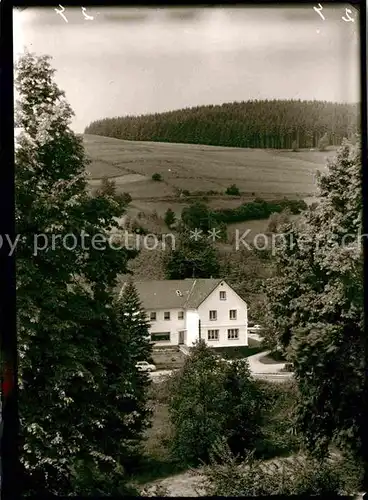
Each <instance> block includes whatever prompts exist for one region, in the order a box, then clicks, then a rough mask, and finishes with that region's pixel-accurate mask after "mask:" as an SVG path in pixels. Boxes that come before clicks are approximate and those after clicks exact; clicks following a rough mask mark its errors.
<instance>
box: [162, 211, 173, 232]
mask: <svg viewBox="0 0 368 500" xmlns="http://www.w3.org/2000/svg"><path fill="white" fill-rule="evenodd" d="M164 220H165V224H166V225H167V227H168V228H169V229H170V227H171V226H172V225H173V224H174V222H175V221H176V216H175V212H174V210H172V209H171V208H168V209H167V210H166V212H165V218H164Z"/></svg>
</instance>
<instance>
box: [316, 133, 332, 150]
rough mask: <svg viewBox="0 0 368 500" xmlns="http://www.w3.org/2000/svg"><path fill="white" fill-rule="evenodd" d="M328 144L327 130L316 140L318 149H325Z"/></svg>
mask: <svg viewBox="0 0 368 500" xmlns="http://www.w3.org/2000/svg"><path fill="white" fill-rule="evenodd" d="M329 144H330V139H329V137H328V134H327V132H326V133H325V134H324V135H323V137H321V139H320V140H319V141H318V149H319V151H325V150H326V148H327V146H329Z"/></svg>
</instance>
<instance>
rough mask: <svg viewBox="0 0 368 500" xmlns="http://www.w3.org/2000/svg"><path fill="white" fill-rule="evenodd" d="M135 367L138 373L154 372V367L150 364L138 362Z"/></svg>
mask: <svg viewBox="0 0 368 500" xmlns="http://www.w3.org/2000/svg"><path fill="white" fill-rule="evenodd" d="M135 367H136V368H137V369H138V371H140V372H154V371H155V370H156V367H155V365H151V364H150V363H147V361H138V363H137V364H136V365H135Z"/></svg>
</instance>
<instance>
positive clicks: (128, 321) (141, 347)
mask: <svg viewBox="0 0 368 500" xmlns="http://www.w3.org/2000/svg"><path fill="white" fill-rule="evenodd" d="M114 308H115V310H116V312H117V317H118V321H119V326H120V328H121V330H120V336H121V338H122V341H123V347H124V350H125V352H126V353H127V354H128V356H129V358H128V360H127V359H124V358H122V357H121V353H120V352H116V361H115V366H114V365H112V363H111V360H107V362H109V361H110V363H109V366H110V370H109V372H108V373H109V375H110V383H109V385H108V389H107V391H113V392H114V391H116V390H117V389H118V388H119V386H120V385H121V387H124V385H125V384H126V379H127V369H126V366H125V365H128V366H132V367H134V370H133V374H132V375H131V383H132V385H133V387H134V391H132V393H131V394H130V396H129V402H128V407H129V414H130V415H129V420H128V421H127V422H126V425H125V427H123V426H122V422H119V420H120V417H119V414H121V413H124V409H125V408H126V405H127V401H124V400H122V401H119V398H117V399H118V402H117V404H116V406H115V408H114V413H115V418H114V420H113V419H112V415H113V412H112V411H111V410H110V414H109V422H110V429H111V430H110V433H109V439H111V446H115V448H116V451H117V450H118V449H119V447H122V446H123V444H124V448H123V451H124V453H122V456H121V457H120V463H121V464H123V465H124V467H125V469H126V470H127V471H130V470H131V468H132V467H133V466H134V465H135V464H136V463H137V462H138V459H139V457H140V456H141V454H142V449H141V445H142V437H143V433H144V431H145V430H146V429H147V427H148V426H149V425H150V417H151V412H150V410H149V408H148V405H147V403H148V398H149V387H150V379H149V376H148V374H147V373H146V372H139V371H138V370H137V369H136V368H135V365H136V363H137V362H138V361H148V362H152V346H151V343H150V335H149V323H148V320H147V317H146V312H145V311H144V310H143V308H142V305H141V303H140V300H139V297H138V293H137V291H136V289H135V286H134V284H133V282H132V281H131V280H129V281H128V282H127V283H126V284H125V286H124V288H123V290H122V293H121V296H120V297H119V299H118V300H117V301H116V303H115V304H114ZM119 357H120V358H121V361H120V362H119ZM110 358H112V355H111V354H110ZM119 392H120V391H119ZM118 431H120V434H119V433H118ZM105 439H107V438H105ZM114 443H115V445H114ZM116 443H118V444H116ZM119 444H120V446H119Z"/></svg>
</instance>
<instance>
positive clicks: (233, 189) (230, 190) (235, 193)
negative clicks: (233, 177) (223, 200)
mask: <svg viewBox="0 0 368 500" xmlns="http://www.w3.org/2000/svg"><path fill="white" fill-rule="evenodd" d="M225 193H226V194H228V195H230V196H240V191H239V188H238V187H237V185H236V184H231V186H229V187H228V188H227V189H226V191H225Z"/></svg>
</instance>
